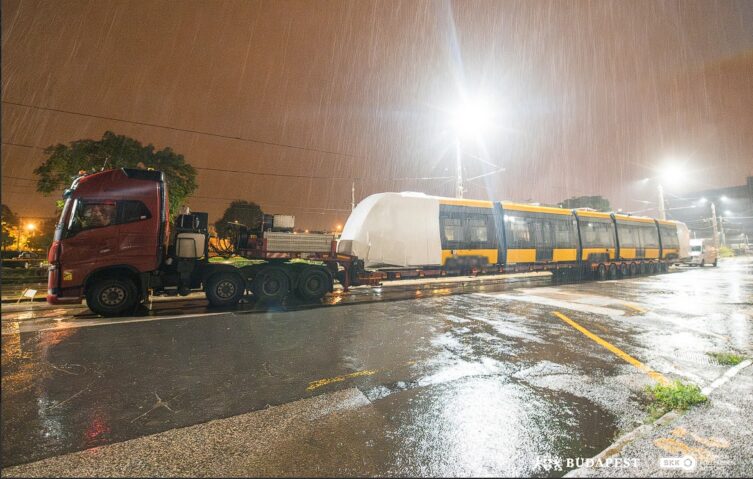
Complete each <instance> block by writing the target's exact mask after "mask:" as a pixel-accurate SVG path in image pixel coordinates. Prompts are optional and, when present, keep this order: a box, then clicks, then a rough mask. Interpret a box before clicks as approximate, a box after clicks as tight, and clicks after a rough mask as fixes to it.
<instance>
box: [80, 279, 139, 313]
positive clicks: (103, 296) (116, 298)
mask: <svg viewBox="0 0 753 479" xmlns="http://www.w3.org/2000/svg"><path fill="white" fill-rule="evenodd" d="M136 303H138V293H137V290H136V285H135V284H134V283H133V280H132V279H130V278H105V279H103V280H101V281H96V282H95V283H94V284H93V285H92V286H91V287H90V288H89V290H88V291H87V292H86V305H87V306H89V309H91V310H92V311H94V312H95V313H97V314H99V315H100V316H105V317H111V316H120V315H121V314H123V313H127V312H131V311H133V310H134V308H135V307H136Z"/></svg>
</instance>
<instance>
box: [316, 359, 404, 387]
mask: <svg viewBox="0 0 753 479" xmlns="http://www.w3.org/2000/svg"><path fill="white" fill-rule="evenodd" d="M413 364H416V362H415V361H408V362H407V363H403V364H400V365H399V366H397V367H396V368H395V369H397V368H401V367H403V366H411V365H413ZM386 370H387V369H364V370H363V371H356V372H354V373H349V374H342V375H340V376H335V377H333V378H324V379H319V380H316V381H311V382H310V383H309V385H308V387H307V388H306V391H313V390H314V389H317V388H320V387H322V386H326V385H328V384H332V383H339V382H342V381H345V380H346V379H352V378H358V377H361V376H372V375H374V374H376V373H378V372H381V371H386Z"/></svg>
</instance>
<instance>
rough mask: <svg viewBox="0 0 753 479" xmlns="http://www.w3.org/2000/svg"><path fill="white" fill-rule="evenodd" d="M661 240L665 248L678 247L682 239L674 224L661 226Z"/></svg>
mask: <svg viewBox="0 0 753 479" xmlns="http://www.w3.org/2000/svg"><path fill="white" fill-rule="evenodd" d="M659 229H660V230H661V241H662V246H663V247H664V248H678V247H679V246H680V240H679V238H678V237H677V229H676V228H675V227H674V226H660V227H659Z"/></svg>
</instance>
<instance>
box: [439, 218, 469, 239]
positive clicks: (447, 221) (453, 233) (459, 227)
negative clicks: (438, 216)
mask: <svg viewBox="0 0 753 479" xmlns="http://www.w3.org/2000/svg"><path fill="white" fill-rule="evenodd" d="M443 220H444V237H445V239H446V240H447V241H452V242H456V241H463V240H464V238H463V223H462V221H461V220H460V218H443Z"/></svg>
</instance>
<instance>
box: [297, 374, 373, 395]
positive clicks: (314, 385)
mask: <svg viewBox="0 0 753 479" xmlns="http://www.w3.org/2000/svg"><path fill="white" fill-rule="evenodd" d="M378 371H379V370H378V369H366V370H363V371H356V372H354V373H350V374H343V375H342V376H335V377H333V378H325V379H319V380H318V381H311V382H310V383H309V386H308V387H307V388H306V391H313V390H314V389H316V388H320V387H322V386H326V385H327V384H332V383H339V382H341V381H345V380H346V379H350V378H357V377H360V376H371V375H372V374H376V373H377V372H378Z"/></svg>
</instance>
